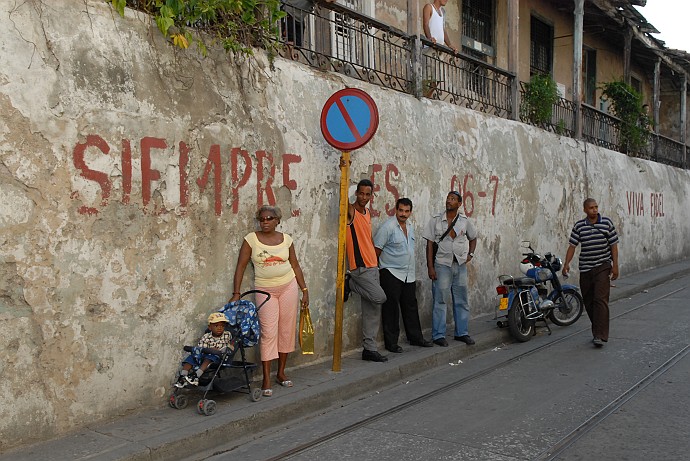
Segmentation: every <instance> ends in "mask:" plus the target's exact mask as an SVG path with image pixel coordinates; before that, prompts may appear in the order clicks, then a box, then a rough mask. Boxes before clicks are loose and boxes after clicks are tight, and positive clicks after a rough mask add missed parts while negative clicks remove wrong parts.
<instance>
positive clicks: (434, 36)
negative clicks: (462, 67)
mask: <svg viewBox="0 0 690 461" xmlns="http://www.w3.org/2000/svg"><path fill="white" fill-rule="evenodd" d="M446 3H448V0H434V2H433V3H428V4H426V5H424V9H423V10H422V24H423V26H424V35H426V37H427V38H428V39H429V40H431V41H432V42H434V43H438V44H439V45H446V46H447V47H448V48H450V49H451V50H453V51H454V52H456V53H457V52H458V49H457V48H456V47H455V46H453V44H452V43H451V42H450V39H449V38H448V32H446V30H445V27H444V21H445V18H446V12H445V10H444V9H443V7H444V6H446Z"/></svg>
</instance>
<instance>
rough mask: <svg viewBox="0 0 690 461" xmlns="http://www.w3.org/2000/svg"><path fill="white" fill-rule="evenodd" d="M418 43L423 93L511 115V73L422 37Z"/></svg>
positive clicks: (491, 112) (490, 112)
mask: <svg viewBox="0 0 690 461" xmlns="http://www.w3.org/2000/svg"><path fill="white" fill-rule="evenodd" d="M421 43H422V46H423V47H424V48H423V51H422V53H421V72H422V94H423V96H425V97H427V98H432V99H439V100H442V101H447V102H450V103H453V104H458V105H462V106H464V107H467V108H469V109H473V110H478V111H480V112H485V113H488V114H492V115H496V116H499V117H504V118H509V117H512V114H513V111H514V109H513V103H512V99H511V93H512V90H511V85H512V80H513V79H514V78H515V76H514V75H513V74H511V73H509V72H507V71H505V70H503V69H500V68H498V67H495V66H492V65H491V64H487V63H485V62H483V61H480V60H478V59H475V58H473V57H471V56H467V55H464V54H461V53H455V52H453V50H451V49H449V48H447V47H445V46H440V45H436V44H434V43H432V42H430V41H428V40H426V39H425V38H422V39H421Z"/></svg>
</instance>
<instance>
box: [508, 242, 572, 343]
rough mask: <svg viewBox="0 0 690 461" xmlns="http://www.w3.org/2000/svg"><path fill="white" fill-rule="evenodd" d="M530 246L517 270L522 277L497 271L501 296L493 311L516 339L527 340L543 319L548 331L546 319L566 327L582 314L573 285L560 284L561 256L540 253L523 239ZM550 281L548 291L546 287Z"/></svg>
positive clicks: (525, 244) (524, 245)
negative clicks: (503, 318)
mask: <svg viewBox="0 0 690 461" xmlns="http://www.w3.org/2000/svg"><path fill="white" fill-rule="evenodd" d="M522 247H523V248H526V249H528V250H529V252H527V253H523V254H522V256H523V259H522V262H521V263H520V271H521V272H522V273H523V274H524V275H525V277H513V276H512V275H500V276H499V277H498V282H499V285H498V286H497V287H496V293H497V294H498V295H499V296H500V301H499V305H498V308H497V312H496V319H498V318H499V313H500V314H501V315H500V317H506V318H507V320H498V322H497V324H498V326H499V327H501V328H503V327H506V326H507V327H508V329H509V330H510V334H511V335H512V336H513V337H514V338H515V339H516V340H518V341H520V342H525V341H529V340H530V339H531V337H532V336H534V335H535V334H536V323H537V322H539V321H541V322H544V325H545V326H546V328H547V330H548V332H549V334H551V328H550V327H549V325H548V323H547V322H546V319H547V318H548V319H549V320H551V321H552V322H553V323H554V324H556V325H558V326H561V327H565V326H569V325H572V324H573V323H575V322H577V320H578V319H579V318H580V316H581V315H582V311H583V310H584V301H583V299H582V295H581V294H580V292H579V290H578V288H577V287H576V286H575V285H569V284H562V283H561V281H560V279H559V278H558V271H559V270H561V267H562V266H563V263H562V261H561V259H560V258H558V257H556V256H554V255H552V254H551V253H546V254H545V255H544V256H543V257H542V256H540V255H538V254H537V253H536V252H535V251H534V249H532V246H531V243H530V242H527V241H525V242H522ZM547 282H549V283H550V285H551V291H549V289H548V287H547Z"/></svg>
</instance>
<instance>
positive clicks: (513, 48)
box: [507, 0, 520, 120]
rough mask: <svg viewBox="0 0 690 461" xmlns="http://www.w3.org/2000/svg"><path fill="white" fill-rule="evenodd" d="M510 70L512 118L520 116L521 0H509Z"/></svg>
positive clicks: (516, 118) (515, 118)
mask: <svg viewBox="0 0 690 461" xmlns="http://www.w3.org/2000/svg"><path fill="white" fill-rule="evenodd" d="M507 13H508V70H509V71H510V72H511V73H512V74H513V78H512V80H511V82H510V103H511V106H512V107H513V111H512V114H511V117H510V118H511V119H513V120H518V119H519V118H520V98H519V96H520V91H519V77H518V76H519V73H518V71H519V67H518V66H519V63H520V41H519V30H520V0H508V10H507Z"/></svg>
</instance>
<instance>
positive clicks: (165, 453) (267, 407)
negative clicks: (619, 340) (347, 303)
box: [0, 259, 690, 461]
mask: <svg viewBox="0 0 690 461" xmlns="http://www.w3.org/2000/svg"><path fill="white" fill-rule="evenodd" d="M689 273H690V259H689V260H684V261H679V262H676V263H672V264H669V265H666V266H663V267H659V268H655V269H651V270H648V271H644V272H640V273H637V274H632V275H626V276H624V277H622V278H621V279H619V280H617V281H616V282H615V285H616V287H615V288H612V290H611V300H612V301H615V300H619V299H624V298H628V297H630V296H632V295H634V294H636V293H639V292H641V291H643V290H645V289H648V288H650V287H653V286H655V285H658V284H661V283H663V282H665V281H668V280H672V279H674V278H676V277H680V276H682V275H686V274H689ZM584 316H585V317H586V314H584ZM470 325H471V332H472V336H473V337H474V339H475V340H476V341H477V344H476V345H475V346H470V347H468V346H466V345H465V344H464V343H461V342H457V341H453V340H452V338H451V341H450V347H447V348H443V347H438V346H435V347H432V348H421V347H414V346H409V345H406V344H402V343H401V345H402V346H403V348H404V349H405V352H404V353H402V354H390V353H389V354H388V358H389V361H388V362H387V363H372V362H365V361H362V360H361V358H360V352H359V351H357V352H356V353H352V354H350V355H348V356H345V357H343V360H342V371H341V372H339V373H334V372H332V371H330V370H331V362H330V360H328V361H327V362H324V363H321V364H316V365H311V366H308V367H304V368H300V369H294V370H289V372H290V379H292V380H293V381H294V382H295V386H294V387H292V388H283V387H281V386H279V385H277V384H276V385H274V387H273V396H272V397H269V398H267V397H262V398H261V400H260V401H259V402H252V401H251V400H250V399H249V396H248V395H246V394H240V393H232V394H226V395H212V396H211V397H210V398H213V399H214V400H216V402H217V404H218V405H217V408H218V410H217V413H216V414H215V415H213V416H209V417H207V416H201V415H199V414H197V413H196V411H195V409H194V404H195V403H196V402H197V400H198V398H200V396H201V394H191V395H190V404H189V406H188V407H187V408H185V409H183V410H174V409H172V408H168V407H166V408H164V409H160V410H153V411H149V412H146V413H141V414H136V415H132V416H127V417H124V418H122V419H119V420H117V421H115V422H112V423H108V424H103V425H98V426H93V427H91V428H88V429H84V430H82V431H80V432H78V433H75V434H72V435H70V436H66V437H62V438H59V439H55V440H51V441H47V442H42V443H38V444H34V445H30V446H25V447H20V448H17V449H15V450H12V451H10V452H7V453H4V454H2V455H0V461H5V460H13V461H21V460H37V459H40V460H60V461H63V460H87V459H98V460H168V459H183V458H186V457H190V456H193V455H194V454H195V453H199V452H205V451H206V450H208V449H209V448H210V447H213V446H216V445H218V444H219V441H220V443H227V442H229V441H230V440H232V439H239V438H242V437H243V436H249V435H251V434H256V433H258V432H260V431H262V430H264V429H267V428H270V427H272V426H275V425H277V424H280V423H284V422H287V421H289V420H292V419H295V418H298V417H301V416H305V415H308V414H310V413H313V412H316V411H319V410H322V409H325V408H327V407H330V406H332V405H336V404H338V402H344V401H346V400H348V399H350V398H353V397H356V396H358V395H362V394H366V393H368V392H375V391H376V390H378V389H381V388H383V387H386V386H389V385H391V384H395V383H396V382H404V381H407V380H409V379H410V378H411V377H413V376H414V375H416V374H419V373H420V372H422V371H423V370H426V369H431V368H434V367H437V366H440V365H443V364H447V363H449V362H453V361H457V360H459V359H464V358H466V357H468V356H470V355H474V354H476V353H477V352H480V351H482V350H487V349H492V348H494V347H496V346H500V345H501V344H502V343H506V342H511V339H510V336H509V334H508V331H507V329H499V328H497V327H496V322H495V320H494V319H493V315H489V316H484V317H480V318H477V319H473V320H472V321H471V324H470ZM384 352H385V351H384ZM259 373H260V372H259ZM259 385H260V383H259V382H257V386H259Z"/></svg>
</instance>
